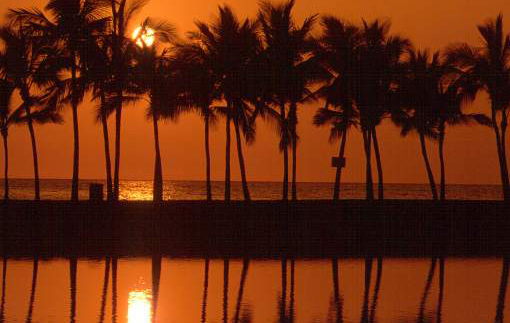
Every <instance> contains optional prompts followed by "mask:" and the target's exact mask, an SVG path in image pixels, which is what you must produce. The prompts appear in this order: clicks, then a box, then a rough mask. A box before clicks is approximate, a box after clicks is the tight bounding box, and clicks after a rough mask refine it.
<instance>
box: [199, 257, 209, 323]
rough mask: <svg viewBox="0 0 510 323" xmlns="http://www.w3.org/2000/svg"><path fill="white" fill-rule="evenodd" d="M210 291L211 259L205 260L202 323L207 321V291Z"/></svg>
mask: <svg viewBox="0 0 510 323" xmlns="http://www.w3.org/2000/svg"><path fill="white" fill-rule="evenodd" d="M208 289H209V258H205V263H204V294H203V296H202V315H201V318H200V323H205V322H206V319H207V311H206V310H207V291H208Z"/></svg>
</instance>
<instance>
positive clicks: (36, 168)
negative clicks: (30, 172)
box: [27, 109, 41, 201]
mask: <svg viewBox="0 0 510 323" xmlns="http://www.w3.org/2000/svg"><path fill="white" fill-rule="evenodd" d="M27 115H28V131H29V133H30V141H31V143H32V158H33V161H34V187H35V200H36V201H39V200H40V199H41V195H40V194H41V193H40V188H39V162H38V158H37V145H36V141H35V131H34V125H33V123H32V119H31V117H30V111H29V110H28V109H27Z"/></svg>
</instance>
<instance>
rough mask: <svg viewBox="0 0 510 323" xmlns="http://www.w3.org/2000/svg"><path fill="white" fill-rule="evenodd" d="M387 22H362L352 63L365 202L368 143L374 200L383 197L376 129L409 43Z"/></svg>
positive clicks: (370, 189)
mask: <svg viewBox="0 0 510 323" xmlns="http://www.w3.org/2000/svg"><path fill="white" fill-rule="evenodd" d="M390 26H391V24H390V23H389V22H388V21H379V20H374V21H372V22H370V23H368V22H366V21H363V27H362V28H361V44H360V46H358V49H357V53H356V60H355V62H354V75H355V76H356V80H355V82H356V83H355V89H356V91H354V97H355V100H356V104H357V107H358V110H359V112H360V126H361V131H362V133H363V142H364V148H365V158H366V164H367V166H366V187H367V199H373V196H374V194H373V180H372V170H371V156H372V154H371V152H372V143H373V145H374V152H375V158H376V164H377V173H378V197H379V199H382V198H383V197H384V194H383V192H384V191H383V189H384V187H383V171H382V162H381V158H380V154H379V142H378V139H377V132H376V127H377V126H378V125H379V124H380V123H381V121H382V119H383V118H384V117H385V116H386V115H387V114H388V111H389V109H390V107H391V106H390V104H391V102H392V97H393V95H394V92H395V87H396V86H395V85H396V84H398V79H399V75H400V73H401V68H402V67H401V59H402V56H403V54H404V52H405V50H406V49H407V48H408V47H409V46H410V42H409V40H407V39H405V38H402V37H400V36H398V35H390V33H389V32H390Z"/></svg>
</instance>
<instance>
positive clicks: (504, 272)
mask: <svg viewBox="0 0 510 323" xmlns="http://www.w3.org/2000/svg"><path fill="white" fill-rule="evenodd" d="M509 272H510V258H509V257H504V258H503V267H502V269H501V281H500V284H499V292H498V302H497V306H496V318H495V319H494V322H495V323H503V314H504V310H505V299H506V290H507V287H508V275H509Z"/></svg>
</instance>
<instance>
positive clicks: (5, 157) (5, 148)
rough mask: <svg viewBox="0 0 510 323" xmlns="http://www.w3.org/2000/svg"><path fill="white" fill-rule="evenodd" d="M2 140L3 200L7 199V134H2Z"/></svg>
mask: <svg viewBox="0 0 510 323" xmlns="http://www.w3.org/2000/svg"><path fill="white" fill-rule="evenodd" d="M2 138H3V140H4V199H5V200H6V201H7V200H8V199H9V149H8V146H7V134H2Z"/></svg>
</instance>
